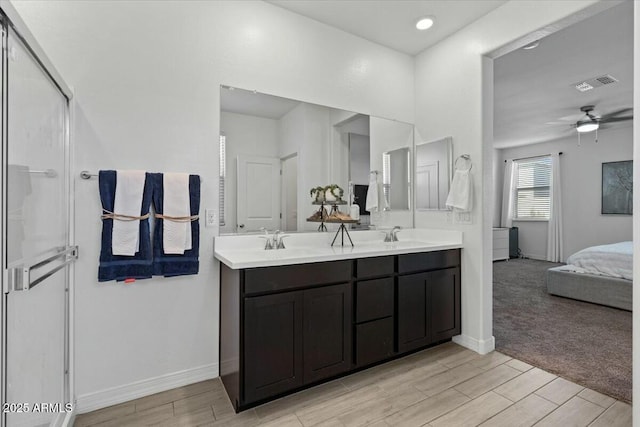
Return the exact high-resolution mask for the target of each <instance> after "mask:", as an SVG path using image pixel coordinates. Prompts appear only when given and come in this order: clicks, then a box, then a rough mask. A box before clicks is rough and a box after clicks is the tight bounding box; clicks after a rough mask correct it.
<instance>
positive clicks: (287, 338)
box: [243, 291, 304, 402]
mask: <svg viewBox="0 0 640 427" xmlns="http://www.w3.org/2000/svg"><path fill="white" fill-rule="evenodd" d="M303 304H304V302H303V293H302V292H300V291H299V292H283V293H280V294H274V295H265V296H258V297H251V298H246V299H245V301H244V351H243V354H244V367H245V369H244V395H245V400H246V401H249V402H254V401H258V400H261V399H264V398H267V397H269V396H275V395H278V394H280V393H282V392H285V391H288V390H292V389H294V388H297V387H300V386H301V385H302V378H303V377H302V369H303V365H302V345H303V341H302V322H303Z"/></svg>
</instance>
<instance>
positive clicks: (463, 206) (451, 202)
mask: <svg viewBox="0 0 640 427" xmlns="http://www.w3.org/2000/svg"><path fill="white" fill-rule="evenodd" d="M445 204H446V206H447V207H448V208H454V209H457V210H459V211H462V212H470V211H471V210H472V208H473V182H472V179H471V171H470V170H469V169H467V170H458V169H456V171H455V173H454V174H453V181H452V182H451V189H450V190H449V196H448V197H447V201H446V202H445Z"/></svg>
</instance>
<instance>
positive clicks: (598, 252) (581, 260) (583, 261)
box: [562, 242, 633, 280]
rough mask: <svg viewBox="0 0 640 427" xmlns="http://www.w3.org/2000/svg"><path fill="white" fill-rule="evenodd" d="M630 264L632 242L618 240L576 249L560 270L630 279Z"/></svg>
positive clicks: (631, 260)
mask: <svg viewBox="0 0 640 427" xmlns="http://www.w3.org/2000/svg"><path fill="white" fill-rule="evenodd" d="M632 265H633V244H632V242H620V243H613V244H610V245H601V246H592V247H590V248H586V249H583V250H581V251H578V252H576V253H575V254H573V255H571V256H570V257H569V258H567V265H566V266H563V267H562V270H566V271H574V272H576V273H589V274H597V275H600V276H610V277H619V278H623V279H627V280H632V279H633V267H632Z"/></svg>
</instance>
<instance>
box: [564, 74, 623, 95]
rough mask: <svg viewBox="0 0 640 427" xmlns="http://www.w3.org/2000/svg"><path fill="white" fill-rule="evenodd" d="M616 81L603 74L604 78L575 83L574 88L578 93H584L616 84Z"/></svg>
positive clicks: (599, 77)
mask: <svg viewBox="0 0 640 427" xmlns="http://www.w3.org/2000/svg"><path fill="white" fill-rule="evenodd" d="M617 81H618V79H616V78H615V77H613V76H612V75H610V74H605V75H604V76H598V77H594V78H592V79H588V80H585V81H583V82H580V83H576V84H575V85H574V86H575V88H576V89H578V90H579V91H580V92H586V91H588V90H591V89H594V88H596V87H600V86H604V85H610V84H613V83H616V82H617Z"/></svg>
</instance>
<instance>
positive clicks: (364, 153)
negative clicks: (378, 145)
mask: <svg viewBox="0 0 640 427" xmlns="http://www.w3.org/2000/svg"><path fill="white" fill-rule="evenodd" d="M369 156H370V146H369V137H368V136H365V135H358V134H357V133H352V134H349V174H350V175H351V182H353V183H354V184H359V185H367V184H369V172H370V171H371V168H370V167H369V162H370V159H369Z"/></svg>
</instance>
